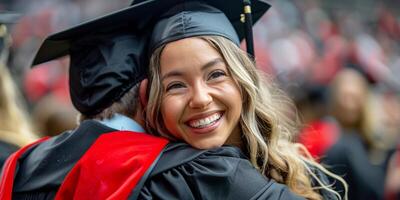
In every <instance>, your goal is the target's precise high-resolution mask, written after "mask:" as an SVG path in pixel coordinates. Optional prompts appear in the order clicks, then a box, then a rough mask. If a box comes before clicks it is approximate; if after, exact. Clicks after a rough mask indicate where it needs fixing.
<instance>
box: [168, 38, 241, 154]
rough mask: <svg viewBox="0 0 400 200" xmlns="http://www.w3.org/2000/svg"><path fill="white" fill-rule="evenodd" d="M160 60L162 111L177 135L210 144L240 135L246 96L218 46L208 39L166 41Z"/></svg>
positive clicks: (200, 144) (203, 145)
mask: <svg viewBox="0 0 400 200" xmlns="http://www.w3.org/2000/svg"><path fill="white" fill-rule="evenodd" d="M160 65H161V66H160V67H161V68H160V69H161V70H160V71H161V81H162V86H163V95H162V104H161V113H162V116H163V121H164V124H165V127H166V128H167V130H168V132H169V133H170V134H171V135H173V136H175V137H176V138H177V139H181V140H184V141H185V142H187V143H189V144H190V145H192V146H193V147H196V148H199V149H208V148H214V147H220V146H222V145H224V144H226V142H227V141H228V139H229V138H230V137H231V136H232V135H237V134H240V131H239V118H240V114H241V112H242V97H241V94H240V90H239V87H238V85H237V84H236V82H235V81H234V80H233V78H232V77H231V75H230V73H229V69H228V67H227V65H226V63H225V61H224V59H223V58H222V56H221V55H220V54H219V53H218V51H216V50H215V49H214V48H213V47H211V46H210V45H209V44H208V43H207V42H206V41H204V40H202V39H199V38H186V39H182V40H178V41H175V42H171V43H168V44H167V45H166V46H165V48H164V50H163V52H162V53H161V60H160ZM235 138H240V137H235ZM238 142H240V141H238Z"/></svg>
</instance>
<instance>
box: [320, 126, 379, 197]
mask: <svg viewBox="0 0 400 200" xmlns="http://www.w3.org/2000/svg"><path fill="white" fill-rule="evenodd" d="M322 162H323V163H324V164H325V165H327V166H328V167H329V169H330V170H331V171H332V172H333V173H335V174H337V175H340V176H342V177H343V178H344V179H345V181H346V182H347V184H348V186H349V190H348V193H349V195H348V197H349V199H350V200H352V199H354V200H357V199H374V200H379V199H383V196H384V195H383V194H384V182H385V168H386V167H383V166H380V165H373V164H372V163H371V162H370V161H369V158H368V151H367V148H366V146H365V144H364V143H363V141H362V139H361V136H360V135H359V134H357V133H344V134H342V135H341V136H340V138H339V140H338V141H337V142H336V143H335V144H334V145H333V146H332V147H331V148H330V149H328V150H327V152H326V154H325V156H324V157H323V159H322ZM335 186H336V189H337V190H338V191H340V192H341V194H342V195H343V191H344V188H343V187H342V184H340V183H338V182H336V184H335Z"/></svg>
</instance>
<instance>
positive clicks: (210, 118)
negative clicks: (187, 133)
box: [189, 113, 221, 128]
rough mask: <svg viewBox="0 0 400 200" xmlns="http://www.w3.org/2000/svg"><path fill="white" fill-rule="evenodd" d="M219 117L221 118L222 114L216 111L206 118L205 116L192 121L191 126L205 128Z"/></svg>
mask: <svg viewBox="0 0 400 200" xmlns="http://www.w3.org/2000/svg"><path fill="white" fill-rule="evenodd" d="M219 118H221V114H220V113H215V114H213V115H211V116H208V117H206V118H203V119H199V120H193V121H190V122H189V126H191V127H193V128H204V127H206V126H208V125H210V124H212V123H214V122H216V121H217V120H219Z"/></svg>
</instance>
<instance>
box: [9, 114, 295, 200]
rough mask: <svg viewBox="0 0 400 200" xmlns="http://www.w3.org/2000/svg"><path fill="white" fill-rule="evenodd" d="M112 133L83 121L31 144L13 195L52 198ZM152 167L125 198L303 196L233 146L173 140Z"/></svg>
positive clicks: (23, 156)
mask: <svg viewBox="0 0 400 200" xmlns="http://www.w3.org/2000/svg"><path fill="white" fill-rule="evenodd" d="M113 131H115V130H114V129H111V128H109V127H106V126H104V125H102V124H100V123H98V122H96V121H92V120H87V121H84V122H82V124H81V125H80V126H79V127H78V128H77V129H76V130H74V131H70V132H66V133H63V134H61V135H59V136H56V137H53V138H51V139H49V140H47V141H45V142H42V143H40V144H39V145H37V146H34V147H33V148H30V149H29V150H28V151H26V152H25V153H24V154H23V155H22V156H21V157H20V158H19V164H18V166H17V172H16V177H15V182H14V187H13V199H30V200H34V199H54V197H55V195H56V193H57V191H58V189H59V188H60V185H61V184H62V183H63V181H64V179H65V177H66V176H67V174H68V173H69V172H70V171H71V169H72V168H73V167H74V165H75V164H76V163H77V162H78V160H79V159H80V158H81V157H82V156H83V155H84V154H85V152H86V151H87V150H88V149H89V147H90V146H91V145H92V143H93V142H94V141H95V140H96V139H97V138H98V137H99V136H100V135H102V134H106V133H109V132H113ZM152 167H154V168H153V169H152V171H148V172H146V174H145V175H144V176H143V177H144V178H142V179H141V180H140V181H139V183H138V184H137V185H136V187H135V188H134V189H133V190H132V193H131V195H130V196H129V198H128V199H303V198H301V197H298V196H296V195H294V194H293V193H292V192H291V191H290V190H289V189H288V188H287V187H286V186H284V185H282V184H278V183H276V182H274V181H272V180H268V179H266V178H265V177H264V176H263V175H261V174H260V173H258V172H257V170H256V169H254V168H253V167H252V165H251V164H250V162H249V161H248V160H247V159H246V158H245V157H244V156H243V154H242V153H241V152H240V150H238V149H237V148H235V147H228V146H226V147H221V148H217V149H212V150H196V149H193V148H191V147H190V146H188V145H187V144H182V143H171V144H169V145H168V146H167V147H166V148H165V150H164V152H163V153H162V154H161V157H160V158H159V160H158V162H156V164H155V165H153V166H152ZM150 172H151V173H150Z"/></svg>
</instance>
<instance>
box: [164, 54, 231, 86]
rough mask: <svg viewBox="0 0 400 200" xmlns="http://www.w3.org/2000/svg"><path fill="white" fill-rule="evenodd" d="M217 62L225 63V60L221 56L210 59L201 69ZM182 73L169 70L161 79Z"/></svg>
mask: <svg viewBox="0 0 400 200" xmlns="http://www.w3.org/2000/svg"><path fill="white" fill-rule="evenodd" d="M219 63H225V62H224V60H223V59H222V58H216V59H214V60H211V61H210V62H208V63H206V64H204V65H203V66H202V67H201V71H204V70H206V69H207V68H210V67H212V66H214V65H216V64H219ZM182 74H183V73H182V72H180V71H171V72H168V73H167V74H165V75H164V76H163V77H161V81H163V80H164V79H166V78H169V77H173V76H182Z"/></svg>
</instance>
